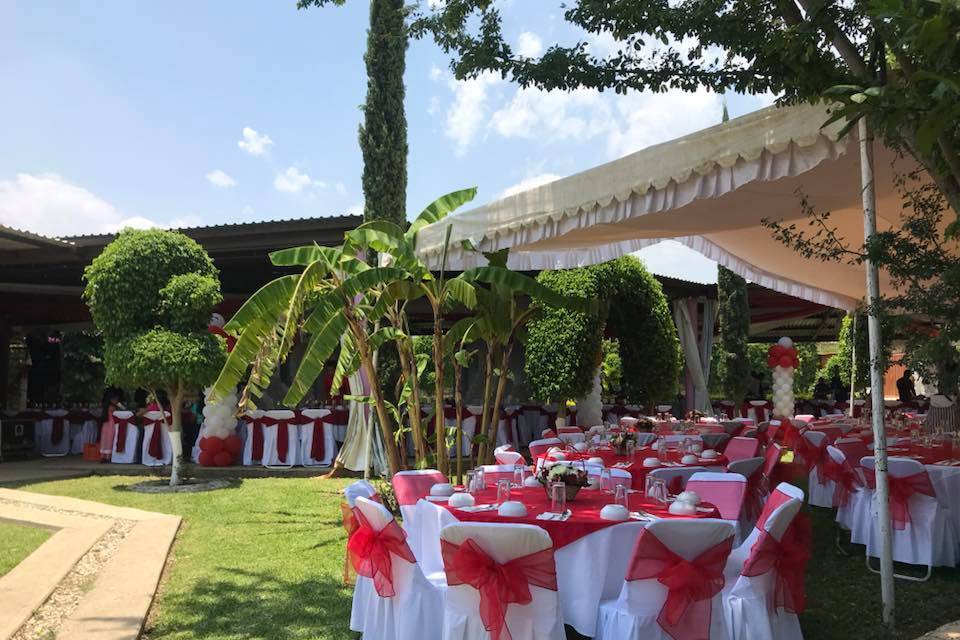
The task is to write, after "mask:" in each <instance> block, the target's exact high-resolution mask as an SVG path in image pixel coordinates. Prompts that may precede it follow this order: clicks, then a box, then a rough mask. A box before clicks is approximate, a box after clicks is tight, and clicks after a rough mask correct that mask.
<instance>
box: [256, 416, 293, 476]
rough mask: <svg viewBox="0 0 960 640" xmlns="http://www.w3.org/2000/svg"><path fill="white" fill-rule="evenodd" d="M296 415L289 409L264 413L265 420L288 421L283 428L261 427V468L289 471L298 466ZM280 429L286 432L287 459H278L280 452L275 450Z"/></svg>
mask: <svg viewBox="0 0 960 640" xmlns="http://www.w3.org/2000/svg"><path fill="white" fill-rule="evenodd" d="M296 415H297V414H295V413H294V412H293V411H290V410H289V409H275V410H273V411H266V412H264V414H263V417H265V418H272V419H274V420H287V421H289V422H288V423H287V425H286V426H285V427H284V426H283V425H282V424H275V425H266V424H265V425H263V466H265V467H268V468H271V469H289V468H290V467H294V466H296V465H298V464H300V434H299V430H298V427H297V424H296ZM281 428H285V429H286V430H287V459H286V460H281V459H280V452H279V450H278V448H277V444H278V431H279V429H281Z"/></svg>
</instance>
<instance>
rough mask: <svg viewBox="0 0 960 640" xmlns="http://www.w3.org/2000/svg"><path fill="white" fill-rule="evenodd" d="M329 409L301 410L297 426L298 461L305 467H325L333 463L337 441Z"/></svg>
mask: <svg viewBox="0 0 960 640" xmlns="http://www.w3.org/2000/svg"><path fill="white" fill-rule="evenodd" d="M332 413H333V412H332V411H330V409H303V410H302V411H300V421H299V424H298V425H297V436H298V437H299V439H300V452H299V456H300V461H301V463H302V464H303V466H305V467H327V466H330V464H331V463H332V462H333V458H334V455H335V454H336V449H337V441H336V439H335V438H334V425H333V424H332V423H331V422H330V416H331V415H332Z"/></svg>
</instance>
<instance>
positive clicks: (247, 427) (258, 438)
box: [240, 409, 265, 467]
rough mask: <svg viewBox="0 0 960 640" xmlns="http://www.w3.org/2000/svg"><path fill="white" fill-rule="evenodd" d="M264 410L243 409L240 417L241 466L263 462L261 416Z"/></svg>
mask: <svg viewBox="0 0 960 640" xmlns="http://www.w3.org/2000/svg"><path fill="white" fill-rule="evenodd" d="M264 413H265V412H264V411H262V410H260V409H253V410H250V411H245V412H244V414H243V415H242V416H241V417H240V420H241V421H243V429H242V430H241V432H242V433H243V466H245V467H250V466H253V465H259V464H261V463H262V462H263V424H262V423H261V422H260V419H261V418H263V415H264Z"/></svg>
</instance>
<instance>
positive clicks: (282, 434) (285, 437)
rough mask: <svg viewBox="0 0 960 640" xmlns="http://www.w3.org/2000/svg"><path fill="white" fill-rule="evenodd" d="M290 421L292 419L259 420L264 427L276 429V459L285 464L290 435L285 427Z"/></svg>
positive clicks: (267, 418) (261, 454) (264, 418)
mask: <svg viewBox="0 0 960 640" xmlns="http://www.w3.org/2000/svg"><path fill="white" fill-rule="evenodd" d="M291 420H294V418H269V417H267V416H263V417H262V418H260V424H262V425H263V426H265V427H273V426H276V427H277V458H278V459H279V460H280V462H283V463H286V461H287V452H288V450H289V449H290V433H289V432H288V431H287V427H289V426H290V422H291ZM254 444H256V443H254ZM260 456H261V459H262V457H263V448H262V445H261V449H260Z"/></svg>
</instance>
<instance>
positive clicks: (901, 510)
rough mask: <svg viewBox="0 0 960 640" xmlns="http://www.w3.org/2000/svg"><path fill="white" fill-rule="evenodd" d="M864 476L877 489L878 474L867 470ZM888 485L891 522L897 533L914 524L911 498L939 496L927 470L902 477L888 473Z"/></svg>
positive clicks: (872, 487)
mask: <svg viewBox="0 0 960 640" xmlns="http://www.w3.org/2000/svg"><path fill="white" fill-rule="evenodd" d="M864 475H865V477H866V479H867V484H868V485H869V486H870V488H871V489H876V488H877V475H876V472H875V471H873V470H871V469H865V470H864ZM887 484H888V485H889V488H890V521H891V522H892V523H893V528H894V529H896V530H897V531H903V529H904V528H906V526H907V525H908V524H910V523H911V522H913V518H911V517H910V498H912V497H913V496H914V494H917V493H920V494H923V495H925V496H930V497H931V498H934V497H936V495H937V492H936V491H935V490H934V488H933V484H932V483H931V482H930V476H929V475H927V472H926V470H924V471H921V472H920V473H915V474H913V475H912V476H900V477H896V476H893V475H890V474H889V473H888V474H887Z"/></svg>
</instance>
